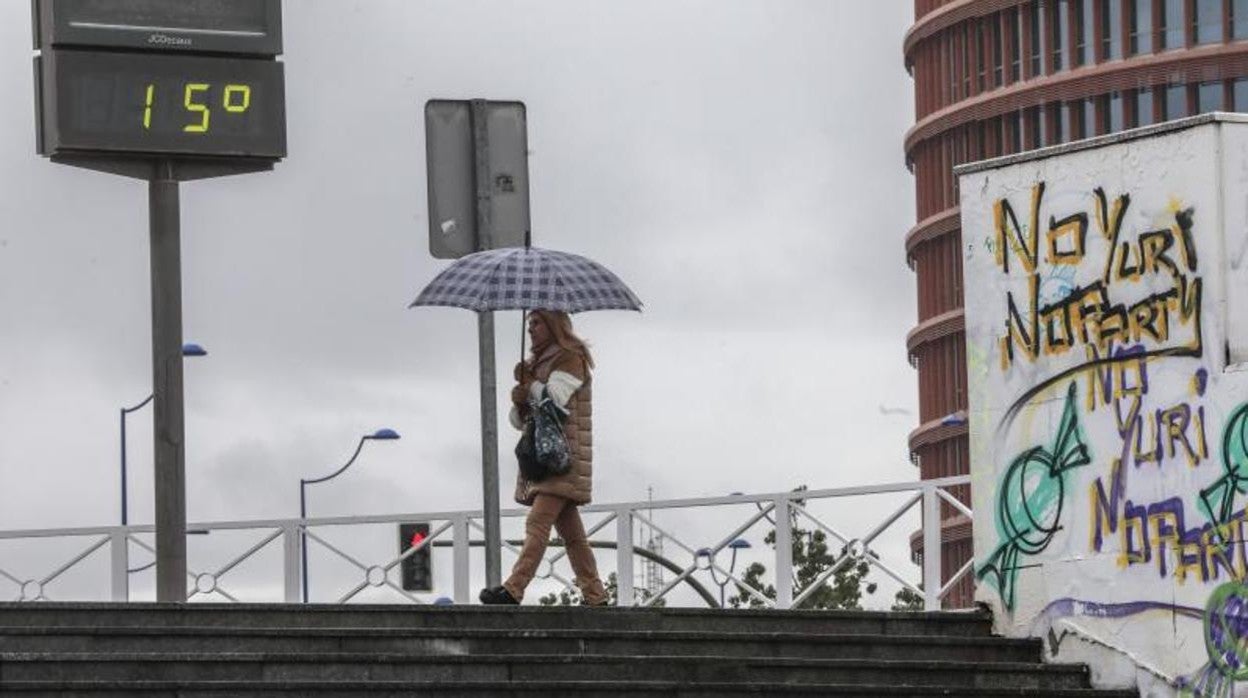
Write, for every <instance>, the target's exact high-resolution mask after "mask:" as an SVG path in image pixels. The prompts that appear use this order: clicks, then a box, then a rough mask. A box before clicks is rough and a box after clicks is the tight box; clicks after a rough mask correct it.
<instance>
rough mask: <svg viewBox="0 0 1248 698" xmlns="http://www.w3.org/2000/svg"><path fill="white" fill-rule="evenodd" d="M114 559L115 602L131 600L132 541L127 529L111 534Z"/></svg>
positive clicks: (110, 543) (110, 542) (112, 556)
mask: <svg viewBox="0 0 1248 698" xmlns="http://www.w3.org/2000/svg"><path fill="white" fill-rule="evenodd" d="M109 553H110V557H111V558H112V581H113V584H112V586H113V601H120V602H123V603H124V602H126V601H129V600H130V540H129V537H128V535H127V534H126V529H124V528H117V529H113V532H112V533H110V534H109Z"/></svg>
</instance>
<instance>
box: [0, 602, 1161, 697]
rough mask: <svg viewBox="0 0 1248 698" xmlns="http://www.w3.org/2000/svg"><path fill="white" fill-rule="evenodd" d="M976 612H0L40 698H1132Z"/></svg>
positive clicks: (7, 689) (13, 662)
mask: <svg viewBox="0 0 1248 698" xmlns="http://www.w3.org/2000/svg"><path fill="white" fill-rule="evenodd" d="M989 629H990V621H989V618H988V617H987V616H986V615H982V614H978V613H851V612H802V611H791V612H774V611H768V612H760V611H705V610H690V609H654V610H632V609H616V608H609V609H588V608H540V607H520V608H514V607H513V608H499V607H484V606H467V607H462V606H461V607H444V606H434V607H430V606H288V605H216V604H212V605H209V604H193V605H186V606H175V605H164V604H125V605H122V604H56V603H39V604H0V693H2V694H4V695H14V696H20V697H22V698H31V697H34V696H72V697H75V698H77V697H87V696H109V697H111V698H120V697H121V696H138V697H141V698H154V697H156V696H161V697H165V696H168V697H173V696H177V697H179V698H183V697H191V696H195V697H200V696H203V697H209V696H211V697H212V698H223V697H224V696H241V697H244V698H246V697H250V696H297V695H307V696H318V697H319V696H357V695H358V696H370V697H371V696H438V697H439V698H442V697H446V698H450V697H455V698H467V697H469V696H473V697H476V696H481V697H486V696H488V697H491V698H494V697H501V696H528V697H530V698H536V697H537V696H543V697H545V696H578V697H586V698H600V697H605V696H681V697H686V696H689V697H692V696H698V697H705V698H732V697H735V696H756V697H757V696H789V695H794V696H1109V697H1115V696H1118V697H1121V698H1126V697H1127V696H1135V695H1136V693H1135V692H1134V691H1097V690H1093V689H1091V688H1089V687H1088V686H1089V684H1088V672H1087V669H1086V667H1082V666H1063V665H1047V664H1043V663H1042V662H1041V645H1040V642H1039V641H1033V640H1009V639H1003V638H995V637H992V636H991V635H990V634H989Z"/></svg>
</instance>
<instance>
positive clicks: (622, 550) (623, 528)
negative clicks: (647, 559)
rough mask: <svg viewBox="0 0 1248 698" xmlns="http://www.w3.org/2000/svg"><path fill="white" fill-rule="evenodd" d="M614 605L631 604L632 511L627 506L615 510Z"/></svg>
mask: <svg viewBox="0 0 1248 698" xmlns="http://www.w3.org/2000/svg"><path fill="white" fill-rule="evenodd" d="M615 585H616V587H615V588H616V594H615V595H616V597H617V598H616V605H617V606H632V605H633V512H632V510H631V509H628V508H627V507H624V508H621V509H618V510H617V511H616V512H615Z"/></svg>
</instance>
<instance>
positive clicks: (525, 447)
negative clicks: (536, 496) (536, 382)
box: [516, 390, 572, 482]
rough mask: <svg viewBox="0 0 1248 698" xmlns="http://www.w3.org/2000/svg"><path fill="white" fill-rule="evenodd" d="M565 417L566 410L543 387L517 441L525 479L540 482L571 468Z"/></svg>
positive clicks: (517, 450)
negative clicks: (538, 399) (564, 424)
mask: <svg viewBox="0 0 1248 698" xmlns="http://www.w3.org/2000/svg"><path fill="white" fill-rule="evenodd" d="M565 419H567V413H566V412H564V411H563V409H561V408H560V407H559V406H558V405H556V404H555V401H554V400H552V399H550V395H548V394H547V393H546V391H545V390H542V396H541V400H540V401H539V402H538V403H537V404H536V405H533V411H532V414H531V415H530V417H529V419H528V420H526V421H525V424H524V431H523V433H522V434H521V435H520V442H519V443H517V444H516V459H517V460H518V461H519V464H520V474H521V475H523V476H524V478H525V479H526V480H529V481H531V482H540V481H542V480H545V479H546V478H548V477H554V476H558V475H563V474H564V473H566V472H568V470H570V469H571V467H572V458H571V455H570V454H569V453H568V440H567V438H565V437H564V435H563V422H564V420H565Z"/></svg>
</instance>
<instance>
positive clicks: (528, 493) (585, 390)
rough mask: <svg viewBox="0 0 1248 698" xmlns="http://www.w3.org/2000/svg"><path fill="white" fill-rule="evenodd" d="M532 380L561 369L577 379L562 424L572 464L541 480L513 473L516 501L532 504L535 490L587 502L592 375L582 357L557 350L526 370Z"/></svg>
mask: <svg viewBox="0 0 1248 698" xmlns="http://www.w3.org/2000/svg"><path fill="white" fill-rule="evenodd" d="M526 370H527V371H528V372H529V374H530V375H532V376H533V377H534V379H535V380H538V381H541V382H542V383H545V382H547V381H549V380H550V374H551V373H554V372H555V371H563V372H564V373H568V374H570V375H573V376H576V377H577V378H578V379H580V380H581V382H582V383H581V387H579V388H577V389H576V392H574V393H572V397H571V398H570V399H569V400H568V404H567V408H568V418H567V420H565V421H564V423H563V435H564V437H565V438H567V440H568V455H569V456H570V457H571V460H572V467H571V468H570V469H569V470H568V472H566V473H564V474H563V475H559V476H556V477H551V478H547V479H545V480H542V481H541V482H530V481H529V480H526V479H525V478H524V477H523V476H522V475H520V473H519V472H517V473H516V502H518V503H520V504H524V505H526V506H527V505H529V504H532V503H533V499H534V497H536V496H537V495H538V493H539V492H545V493H547V494H554V495H558V496H560V497H563V498H565V499H570V500H572V501H573V502H576V503H577V504H589V502H590V500H591V499H592V495H593V474H594V440H593V433H594V412H593V386H592V385H591V383H592V382H593V378H592V376H591V375H590V373H589V366H588V365H587V364H586V363H585V360H584V358H582V357H581V356H579V355H578V354H576V353H574V352H570V351H560V352H558V353H557V354H555V355H554V356H552V357H550V358H548V359H546V360H544V361H542V362H540V363H538V364H537V365H536V366H534V367H532V368H531V369H526Z"/></svg>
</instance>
